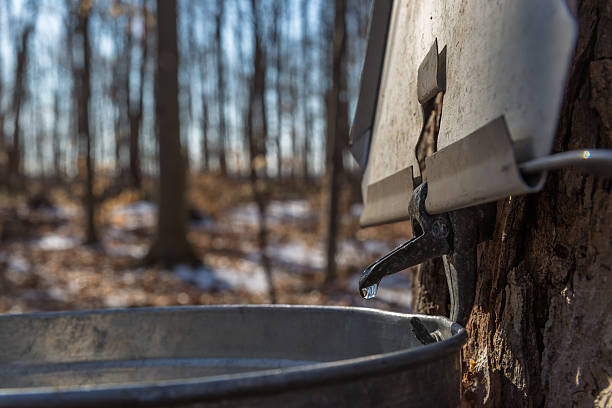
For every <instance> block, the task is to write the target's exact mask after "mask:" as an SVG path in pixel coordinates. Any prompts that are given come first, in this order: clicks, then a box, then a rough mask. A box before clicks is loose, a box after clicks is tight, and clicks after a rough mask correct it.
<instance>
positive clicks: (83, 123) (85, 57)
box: [74, 1, 98, 244]
mask: <svg viewBox="0 0 612 408" xmlns="http://www.w3.org/2000/svg"><path fill="white" fill-rule="evenodd" d="M78 6H79V8H78V10H77V15H78V17H77V19H78V20H77V25H76V35H78V36H79V37H80V38H81V41H80V46H81V48H80V49H79V53H80V55H81V58H79V60H78V61H77V66H76V67H74V70H75V72H74V74H75V88H76V94H77V111H78V115H77V116H78V142H79V158H78V161H79V166H81V167H82V166H83V165H84V170H85V197H84V203H83V204H84V207H85V244H95V243H97V242H98V233H97V230H96V223H95V198H94V192H93V184H94V174H93V171H94V169H93V168H94V164H93V157H92V140H91V139H92V138H91V131H90V123H89V105H90V95H91V45H90V43H89V17H90V12H91V4H89V3H88V2H86V1H80V2H79V4H78ZM83 160H84V163H83Z"/></svg>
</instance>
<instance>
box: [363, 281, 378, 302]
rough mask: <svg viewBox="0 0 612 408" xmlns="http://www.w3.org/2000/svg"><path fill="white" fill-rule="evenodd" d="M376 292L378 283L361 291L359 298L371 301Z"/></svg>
mask: <svg viewBox="0 0 612 408" xmlns="http://www.w3.org/2000/svg"><path fill="white" fill-rule="evenodd" d="M376 292H378V283H375V284H373V285H371V286H368V287H367V288H363V289H361V297H362V298H364V299H373V298H375V297H376Z"/></svg>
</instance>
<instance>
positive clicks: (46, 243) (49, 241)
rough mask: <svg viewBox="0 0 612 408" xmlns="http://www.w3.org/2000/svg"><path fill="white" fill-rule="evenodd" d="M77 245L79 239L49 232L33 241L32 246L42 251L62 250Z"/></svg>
mask: <svg viewBox="0 0 612 408" xmlns="http://www.w3.org/2000/svg"><path fill="white" fill-rule="evenodd" d="M78 245H79V240H78V239H76V238H73V237H67V236H65V235H59V234H49V235H45V236H44V237H42V238H40V239H38V240H36V241H34V244H33V246H34V247H36V248H38V249H42V250H43V251H62V250H65V249H71V248H74V247H76V246H78Z"/></svg>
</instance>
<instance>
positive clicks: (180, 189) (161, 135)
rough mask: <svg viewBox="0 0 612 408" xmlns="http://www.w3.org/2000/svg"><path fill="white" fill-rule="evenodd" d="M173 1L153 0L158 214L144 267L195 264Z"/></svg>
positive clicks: (174, 2) (175, 16) (174, 3)
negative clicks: (189, 233)
mask: <svg viewBox="0 0 612 408" xmlns="http://www.w3.org/2000/svg"><path fill="white" fill-rule="evenodd" d="M176 20H177V15H176V0H157V75H156V80H155V81H156V87H155V91H156V95H155V111H156V115H155V119H156V122H157V126H156V130H157V140H158V144H159V193H158V202H159V210H158V216H157V231H156V234H155V240H154V242H153V244H152V246H151V249H150V250H149V253H148V254H147V256H146V257H145V262H146V263H149V264H151V263H160V264H162V265H165V266H173V265H175V264H179V263H188V264H196V263H199V260H198V258H197V256H196V255H195V252H194V251H193V248H192V247H191V244H190V243H189V241H188V240H187V225H186V222H187V211H186V207H185V182H186V180H185V164H184V157H183V153H182V150H181V139H180V134H181V132H180V121H179V103H178V92H179V87H178V41H177V21H176Z"/></svg>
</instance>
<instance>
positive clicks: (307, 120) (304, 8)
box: [301, 0, 312, 180]
mask: <svg viewBox="0 0 612 408" xmlns="http://www.w3.org/2000/svg"><path fill="white" fill-rule="evenodd" d="M309 4H310V3H309V1H308V0H302V3H301V14H302V99H303V100H302V109H303V112H302V116H303V120H304V145H303V151H302V175H303V177H304V179H306V180H308V179H309V178H310V177H309V170H308V161H309V160H310V137H311V133H312V124H311V121H312V115H311V113H310V108H309V104H308V100H309V97H310V82H309V80H310V67H311V63H310V58H309V45H308V44H309V42H310V40H309V31H310V30H309V29H308V5H309Z"/></svg>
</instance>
